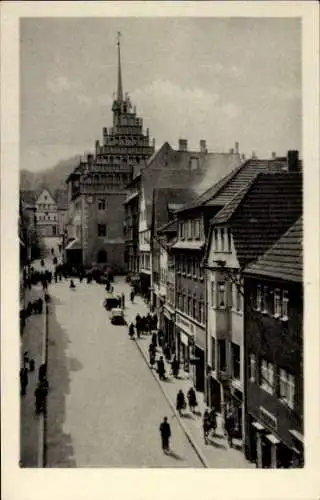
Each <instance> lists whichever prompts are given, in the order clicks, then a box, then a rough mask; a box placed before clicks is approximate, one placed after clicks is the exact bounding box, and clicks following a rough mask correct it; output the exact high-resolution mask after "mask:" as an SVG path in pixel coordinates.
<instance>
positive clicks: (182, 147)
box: [179, 139, 188, 151]
mask: <svg viewBox="0 0 320 500" xmlns="http://www.w3.org/2000/svg"><path fill="white" fill-rule="evenodd" d="M179 151H188V141H187V139H179Z"/></svg>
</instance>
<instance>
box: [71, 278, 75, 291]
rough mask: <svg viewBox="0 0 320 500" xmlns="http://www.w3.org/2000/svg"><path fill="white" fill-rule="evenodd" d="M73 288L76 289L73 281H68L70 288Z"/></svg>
mask: <svg viewBox="0 0 320 500" xmlns="http://www.w3.org/2000/svg"><path fill="white" fill-rule="evenodd" d="M75 287H76V285H75V284H74V281H73V280H70V288H72V289H74V288H75Z"/></svg>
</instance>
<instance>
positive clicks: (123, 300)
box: [121, 292, 126, 309]
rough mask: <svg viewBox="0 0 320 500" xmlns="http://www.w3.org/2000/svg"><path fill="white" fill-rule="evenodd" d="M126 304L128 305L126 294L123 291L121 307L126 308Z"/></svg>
mask: <svg viewBox="0 0 320 500" xmlns="http://www.w3.org/2000/svg"><path fill="white" fill-rule="evenodd" d="M125 305H126V304H125V296H124V293H123V292H122V294H121V307H122V309H124V308H125Z"/></svg>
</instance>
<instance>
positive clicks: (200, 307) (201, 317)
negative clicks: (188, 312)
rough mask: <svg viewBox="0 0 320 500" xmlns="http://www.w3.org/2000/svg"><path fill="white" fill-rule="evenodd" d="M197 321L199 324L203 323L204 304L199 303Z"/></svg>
mask: <svg viewBox="0 0 320 500" xmlns="http://www.w3.org/2000/svg"><path fill="white" fill-rule="evenodd" d="M199 316H200V318H199V321H200V323H202V324H203V323H204V303H203V302H202V301H201V302H199Z"/></svg>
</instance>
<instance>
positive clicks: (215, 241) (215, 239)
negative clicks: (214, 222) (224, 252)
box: [214, 229, 219, 252]
mask: <svg viewBox="0 0 320 500" xmlns="http://www.w3.org/2000/svg"><path fill="white" fill-rule="evenodd" d="M214 249H215V251H216V252H218V251H219V242H218V229H215V230H214Z"/></svg>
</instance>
